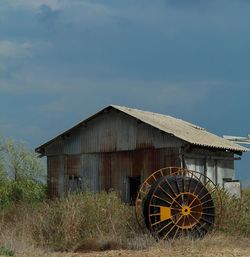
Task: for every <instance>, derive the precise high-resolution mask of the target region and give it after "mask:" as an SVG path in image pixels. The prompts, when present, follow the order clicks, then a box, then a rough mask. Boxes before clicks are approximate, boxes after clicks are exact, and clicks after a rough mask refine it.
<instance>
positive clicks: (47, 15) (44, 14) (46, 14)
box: [37, 4, 61, 25]
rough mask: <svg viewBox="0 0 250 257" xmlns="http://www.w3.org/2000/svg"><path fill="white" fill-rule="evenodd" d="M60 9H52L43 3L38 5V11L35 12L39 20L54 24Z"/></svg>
mask: <svg viewBox="0 0 250 257" xmlns="http://www.w3.org/2000/svg"><path fill="white" fill-rule="evenodd" d="M60 13H61V11H59V10H52V8H51V7H50V6H48V5H46V4H43V5H41V6H40V7H39V12H38V14H37V17H38V20H39V21H41V22H45V23H49V24H50V25H51V24H54V23H55V22H56V20H57V19H58V17H59V15H60Z"/></svg>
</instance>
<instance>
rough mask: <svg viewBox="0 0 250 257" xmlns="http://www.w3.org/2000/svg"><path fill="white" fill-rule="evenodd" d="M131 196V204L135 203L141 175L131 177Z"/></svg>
mask: <svg viewBox="0 0 250 257" xmlns="http://www.w3.org/2000/svg"><path fill="white" fill-rule="evenodd" d="M128 179H129V196H130V199H129V200H130V204H132V205H134V204H135V200H136V197H137V193H138V191H139V188H140V185H141V176H137V177H129V178H128Z"/></svg>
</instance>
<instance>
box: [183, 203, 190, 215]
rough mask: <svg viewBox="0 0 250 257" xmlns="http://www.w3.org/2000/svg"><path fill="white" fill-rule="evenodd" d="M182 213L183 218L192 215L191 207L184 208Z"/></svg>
mask: <svg viewBox="0 0 250 257" xmlns="http://www.w3.org/2000/svg"><path fill="white" fill-rule="evenodd" d="M181 213H182V215H183V216H187V215H189V214H190V213H191V209H190V207H189V206H187V205H184V206H182V209H181Z"/></svg>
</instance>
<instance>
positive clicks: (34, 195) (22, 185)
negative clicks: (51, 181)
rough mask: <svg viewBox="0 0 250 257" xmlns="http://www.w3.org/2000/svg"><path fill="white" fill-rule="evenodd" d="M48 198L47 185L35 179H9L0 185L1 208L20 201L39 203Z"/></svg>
mask: <svg viewBox="0 0 250 257" xmlns="http://www.w3.org/2000/svg"><path fill="white" fill-rule="evenodd" d="M46 198H47V190H46V186H45V185H43V184H42V183H39V182H36V181H33V180H29V179H27V180H19V181H8V182H5V184H3V185H1V186H0V209H1V210H3V209H5V208H7V207H10V206H11V205H13V204H14V205H15V204H17V203H18V204H20V203H22V202H23V203H29V204H33V203H38V202H42V201H44V200H45V199H46Z"/></svg>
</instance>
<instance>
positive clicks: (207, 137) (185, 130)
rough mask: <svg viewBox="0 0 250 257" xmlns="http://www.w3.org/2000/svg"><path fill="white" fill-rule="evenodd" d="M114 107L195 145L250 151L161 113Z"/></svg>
mask: <svg viewBox="0 0 250 257" xmlns="http://www.w3.org/2000/svg"><path fill="white" fill-rule="evenodd" d="M112 107H113V108H115V109H117V110H120V111H121V112H124V113H127V114H128V115H130V116H132V117H134V118H136V119H139V120H141V121H142V122H145V123H147V124H149V125H151V126H153V127H155V128H158V129H160V130H162V131H164V132H166V133H169V134H172V135H174V136H175V137H178V138H180V139H182V140H184V141H187V142H189V143H191V144H193V145H199V146H205V147H213V148H220V149H225V150H232V151H237V152H238V151H239V152H247V151H250V149H248V148H246V147H243V146H240V145H238V144H235V143H232V142H230V141H228V140H226V139H224V138H222V137H219V136H216V135H214V134H212V133H210V132H208V131H206V130H205V129H204V128H201V127H199V126H196V125H194V124H192V123H189V122H186V121H184V120H181V119H177V118H174V117H171V116H168V115H163V114H159V113H154V112H147V111H142V110H137V109H132V108H128V107H125V106H117V105H112Z"/></svg>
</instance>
